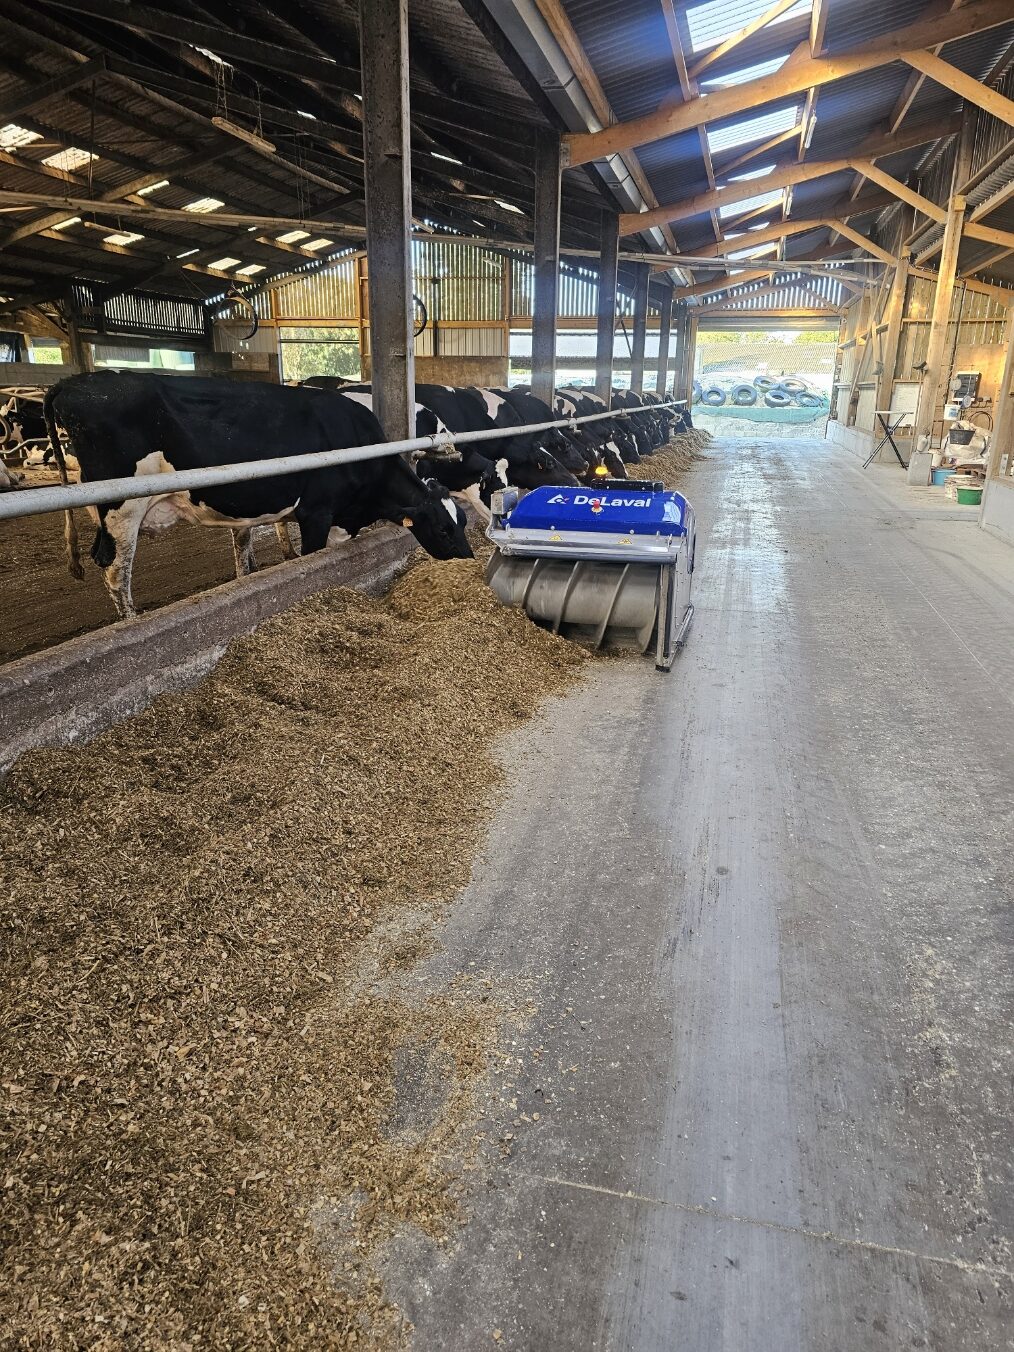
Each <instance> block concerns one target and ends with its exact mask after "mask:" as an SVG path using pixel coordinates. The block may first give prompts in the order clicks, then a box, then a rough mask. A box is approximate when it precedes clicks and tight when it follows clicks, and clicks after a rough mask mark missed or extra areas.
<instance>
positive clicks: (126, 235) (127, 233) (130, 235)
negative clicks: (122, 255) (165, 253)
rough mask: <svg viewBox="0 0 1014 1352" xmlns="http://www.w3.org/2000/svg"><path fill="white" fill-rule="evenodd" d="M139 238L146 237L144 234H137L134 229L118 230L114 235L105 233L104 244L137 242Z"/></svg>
mask: <svg viewBox="0 0 1014 1352" xmlns="http://www.w3.org/2000/svg"><path fill="white" fill-rule="evenodd" d="M139 239H144V236H143V235H137V234H135V233H134V232H133V231H132V230H118V231H117V232H116V234H114V235H103V237H102V242H103V243H104V244H136V243H137V241H138V240H139Z"/></svg>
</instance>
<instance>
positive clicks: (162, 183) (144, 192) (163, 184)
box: [137, 178, 169, 197]
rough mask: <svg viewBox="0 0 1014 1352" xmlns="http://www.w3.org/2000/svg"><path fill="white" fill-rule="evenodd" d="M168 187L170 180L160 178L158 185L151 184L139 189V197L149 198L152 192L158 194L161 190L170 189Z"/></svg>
mask: <svg viewBox="0 0 1014 1352" xmlns="http://www.w3.org/2000/svg"><path fill="white" fill-rule="evenodd" d="M168 186H169V180H168V179H167V178H160V179H159V181H158V182H157V183H149V184H148V186H147V187H146V188H138V190H137V195H138V197H147V196H148V194H149V193H150V192H158V190H159V188H168Z"/></svg>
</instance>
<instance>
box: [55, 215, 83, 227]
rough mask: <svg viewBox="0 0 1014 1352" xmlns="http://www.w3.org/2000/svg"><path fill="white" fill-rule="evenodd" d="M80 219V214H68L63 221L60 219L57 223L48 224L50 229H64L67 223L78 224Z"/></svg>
mask: <svg viewBox="0 0 1014 1352" xmlns="http://www.w3.org/2000/svg"><path fill="white" fill-rule="evenodd" d="M80 220H81V217H80V216H68V217H67V219H66V220H65V221H61V222H60V223H59V225H53V226H50V229H51V230H66V229H67V226H68V225H78V224H79V223H80Z"/></svg>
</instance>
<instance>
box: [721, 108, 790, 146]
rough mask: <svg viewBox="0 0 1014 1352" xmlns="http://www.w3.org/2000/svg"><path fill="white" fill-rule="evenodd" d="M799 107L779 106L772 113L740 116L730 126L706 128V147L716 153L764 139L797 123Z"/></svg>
mask: <svg viewBox="0 0 1014 1352" xmlns="http://www.w3.org/2000/svg"><path fill="white" fill-rule="evenodd" d="M798 117H799V109H798V108H797V107H796V106H795V105H793V106H791V107H789V108H780V109H778V110H777V111H776V112H773V113H761V114H760V116H759V117H746V118H741V119H740V120H739V121H738V122H733V123H732V125H731V126H726V127H715V128H711V127H709V128H708V149H709V150H710V151H711V153H712V154H713V155H714V154H717V153H718V152H719V151H722V150H731V149H732V148H733V146H742V145H746V143H747V142H748V141H765V140H767V138H768V137H769V136H777V135H778V133H779V132H783V131H788V130H789V129H790V128H791V127H795V126H796V125H797V124H798Z"/></svg>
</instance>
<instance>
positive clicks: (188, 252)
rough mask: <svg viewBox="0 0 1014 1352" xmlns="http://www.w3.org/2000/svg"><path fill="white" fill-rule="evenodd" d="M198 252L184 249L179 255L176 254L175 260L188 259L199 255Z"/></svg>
mask: <svg viewBox="0 0 1014 1352" xmlns="http://www.w3.org/2000/svg"><path fill="white" fill-rule="evenodd" d="M200 252H201V251H200V249H184V250H183V252H182V253H181V254H177V255H176V257H177V258H189V257H190V256H191V255H192V254H195V253H200Z"/></svg>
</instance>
